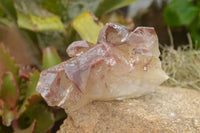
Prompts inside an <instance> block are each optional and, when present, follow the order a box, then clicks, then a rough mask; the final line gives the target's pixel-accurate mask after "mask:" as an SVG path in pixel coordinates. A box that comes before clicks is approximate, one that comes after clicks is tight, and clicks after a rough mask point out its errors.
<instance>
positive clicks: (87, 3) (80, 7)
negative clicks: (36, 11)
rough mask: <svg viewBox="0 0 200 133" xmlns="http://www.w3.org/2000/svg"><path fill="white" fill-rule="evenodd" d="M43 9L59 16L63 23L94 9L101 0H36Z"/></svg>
mask: <svg viewBox="0 0 200 133" xmlns="http://www.w3.org/2000/svg"><path fill="white" fill-rule="evenodd" d="M36 1H37V3H38V4H40V5H41V6H42V7H43V8H44V9H46V10H48V11H49V12H52V13H54V14H57V15H59V16H61V18H62V21H63V22H64V23H69V22H70V21H71V20H72V19H74V18H75V17H77V16H78V15H79V14H80V13H82V12H84V11H86V10H88V9H90V10H92V11H93V12H94V11H96V9H97V7H98V5H99V3H100V2H101V0H56V2H55V0H48V1H47V0H36Z"/></svg>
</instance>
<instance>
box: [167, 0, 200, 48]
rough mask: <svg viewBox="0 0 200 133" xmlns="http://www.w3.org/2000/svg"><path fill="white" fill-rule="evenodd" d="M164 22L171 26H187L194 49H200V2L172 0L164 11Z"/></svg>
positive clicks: (194, 0)
mask: <svg viewBox="0 0 200 133" xmlns="http://www.w3.org/2000/svg"><path fill="white" fill-rule="evenodd" d="M164 20H165V22H166V24H167V25H169V26H186V27H187V29H188V31H189V32H190V34H191V37H192V39H193V44H194V48H196V49H199V48H200V1H199V0H197V1H196V0H172V1H171V2H170V3H169V5H168V6H166V7H165V9H164Z"/></svg>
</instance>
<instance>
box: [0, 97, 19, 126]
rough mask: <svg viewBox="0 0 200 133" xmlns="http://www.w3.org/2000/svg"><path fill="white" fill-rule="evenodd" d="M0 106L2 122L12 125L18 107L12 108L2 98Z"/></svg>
mask: <svg viewBox="0 0 200 133" xmlns="http://www.w3.org/2000/svg"><path fill="white" fill-rule="evenodd" d="M0 108H1V109H2V112H3V115H2V123H3V125H5V126H10V125H11V123H12V121H13V120H14V119H15V116H16V113H17V108H14V109H11V108H10V107H9V106H8V105H7V104H6V103H5V102H3V101H2V100H0Z"/></svg>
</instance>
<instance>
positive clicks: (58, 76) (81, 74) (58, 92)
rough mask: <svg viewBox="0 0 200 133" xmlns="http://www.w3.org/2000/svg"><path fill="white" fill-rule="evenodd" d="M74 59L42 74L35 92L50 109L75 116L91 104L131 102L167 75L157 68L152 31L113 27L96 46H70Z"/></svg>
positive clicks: (106, 28) (155, 45)
mask: <svg viewBox="0 0 200 133" xmlns="http://www.w3.org/2000/svg"><path fill="white" fill-rule="evenodd" d="M67 53H68V55H69V56H71V57H72V58H71V59H69V60H68V61H65V62H62V63H61V64H59V65H57V66H54V67H52V68H49V69H47V70H45V71H42V73H41V75H40V80H39V83H38V85H37V91H38V92H39V93H40V94H41V95H42V97H43V98H44V99H45V100H46V102H47V103H48V104H49V105H50V106H59V107H62V108H64V109H66V110H68V111H73V110H76V109H78V108H80V107H81V106H84V105H85V104H87V103H89V102H91V101H93V100H113V99H118V100H120V99H125V98H134V97H139V96H141V95H144V94H147V93H149V92H151V91H153V90H154V89H155V88H156V87H157V86H158V85H160V84H161V83H162V82H163V81H165V80H166V79H167V78H168V76H167V75H166V74H165V72H164V71H163V70H162V68H161V62H160V60H159V55H160V52H159V49H158V38H157V35H156V32H155V30H154V28H151V27H138V28H136V29H135V30H134V31H130V30H129V29H128V28H126V27H124V26H122V25H120V24H114V23H108V24H106V26H105V27H104V28H103V29H102V30H101V32H100V34H99V38H98V41H97V44H96V45H94V44H91V43H89V42H87V41H77V42H73V43H72V44H71V45H70V46H69V47H68V49H67Z"/></svg>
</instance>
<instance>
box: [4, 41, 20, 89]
mask: <svg viewBox="0 0 200 133" xmlns="http://www.w3.org/2000/svg"><path fill="white" fill-rule="evenodd" d="M0 62H1V63H0V79H1V77H2V76H3V74H4V73H5V72H7V71H10V72H12V74H13V76H14V77H15V79H16V81H17V82H18V80H19V77H18V70H19V67H18V66H17V65H16V64H15V61H14V60H13V59H12V58H11V56H10V54H9V53H8V51H7V50H6V49H5V47H4V45H3V44H2V43H0ZM0 88H1V80H0Z"/></svg>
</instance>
